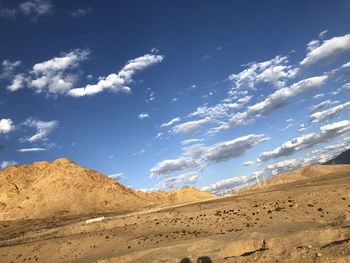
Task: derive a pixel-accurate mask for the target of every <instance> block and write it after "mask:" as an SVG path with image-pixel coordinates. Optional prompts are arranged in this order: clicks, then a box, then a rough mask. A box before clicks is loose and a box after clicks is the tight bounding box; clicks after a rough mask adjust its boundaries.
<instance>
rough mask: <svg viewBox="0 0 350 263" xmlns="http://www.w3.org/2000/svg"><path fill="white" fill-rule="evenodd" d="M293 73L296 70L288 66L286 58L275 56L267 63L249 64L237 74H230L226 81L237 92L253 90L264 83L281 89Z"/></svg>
mask: <svg viewBox="0 0 350 263" xmlns="http://www.w3.org/2000/svg"><path fill="white" fill-rule="evenodd" d="M295 73H296V69H295V68H293V67H292V66H290V65H288V57H286V56H276V57H275V58H273V59H271V60H268V61H264V62H260V63H255V62H253V63H250V64H248V68H246V69H245V70H243V71H241V72H240V73H238V74H231V75H230V76H229V77H228V79H229V80H230V81H232V82H233V83H234V88H233V89H238V90H246V89H253V90H254V89H256V87H255V86H256V84H258V83H264V82H266V83H269V84H271V85H273V86H274V87H275V88H282V87H284V85H285V83H286V81H287V80H288V79H289V78H292V77H294V75H295Z"/></svg>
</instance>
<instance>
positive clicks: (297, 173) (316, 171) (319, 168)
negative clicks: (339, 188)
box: [243, 164, 350, 190]
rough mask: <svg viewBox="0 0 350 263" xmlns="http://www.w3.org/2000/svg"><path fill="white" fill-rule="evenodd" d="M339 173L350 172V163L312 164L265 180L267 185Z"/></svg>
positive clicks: (251, 186) (255, 186)
mask: <svg viewBox="0 0 350 263" xmlns="http://www.w3.org/2000/svg"><path fill="white" fill-rule="evenodd" d="M338 173H350V165H347V164H344V165H312V166H307V167H303V168H299V169H297V170H294V171H291V172H287V173H282V174H278V175H275V176H273V177H271V178H269V179H266V180H265V186H267V187H269V186H273V185H279V184H285V183H290V182H295V181H300V180H305V179H312V178H317V177H322V176H325V175H332V174H338ZM260 186H261V187H263V186H264V182H260ZM258 188H259V185H258V184H253V185H250V186H248V187H246V188H244V189H243V190H253V189H258Z"/></svg>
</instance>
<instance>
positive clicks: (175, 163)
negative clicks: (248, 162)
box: [150, 134, 269, 177]
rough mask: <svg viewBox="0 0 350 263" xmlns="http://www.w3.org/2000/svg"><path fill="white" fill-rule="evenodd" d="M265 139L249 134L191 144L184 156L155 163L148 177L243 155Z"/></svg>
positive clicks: (261, 135)
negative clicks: (204, 143) (217, 141)
mask: <svg viewBox="0 0 350 263" xmlns="http://www.w3.org/2000/svg"><path fill="white" fill-rule="evenodd" d="M266 140H269V138H267V137H264V135H263V134H260V135H256V134H250V135H247V136H242V137H239V138H236V139H234V140H231V141H225V142H221V143H217V144H214V145H212V146H208V147H205V146H202V145H201V144H197V145H192V146H190V147H187V148H185V153H184V156H181V157H180V158H178V159H172V160H164V161H161V162H159V163H157V165H156V166H154V167H153V168H152V169H151V170H150V172H151V175H150V177H155V176H164V175H167V174H170V173H173V172H177V171H183V170H186V169H188V168H193V167H198V166H203V165H204V166H206V165H210V164H215V163H220V162H224V161H227V160H229V159H232V158H236V157H239V156H241V155H243V154H244V153H246V152H247V151H248V150H250V149H251V148H253V147H255V146H256V145H257V144H259V143H262V142H264V141H266Z"/></svg>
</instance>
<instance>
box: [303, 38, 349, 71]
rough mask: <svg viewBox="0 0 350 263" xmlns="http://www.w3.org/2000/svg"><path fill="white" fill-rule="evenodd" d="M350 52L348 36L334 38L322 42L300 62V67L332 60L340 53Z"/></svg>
mask: <svg viewBox="0 0 350 263" xmlns="http://www.w3.org/2000/svg"><path fill="white" fill-rule="evenodd" d="M348 50H350V34H347V35H344V36H341V37H334V38H331V39H328V40H325V41H323V43H322V44H321V45H320V46H319V47H317V48H315V49H313V50H311V51H310V52H309V53H308V54H307V55H306V57H305V58H304V59H303V60H302V61H301V62H300V65H301V66H302V67H307V66H310V65H311V64H314V63H316V62H318V61H319V60H323V59H333V58H335V57H336V56H337V55H339V54H340V53H342V52H345V51H348Z"/></svg>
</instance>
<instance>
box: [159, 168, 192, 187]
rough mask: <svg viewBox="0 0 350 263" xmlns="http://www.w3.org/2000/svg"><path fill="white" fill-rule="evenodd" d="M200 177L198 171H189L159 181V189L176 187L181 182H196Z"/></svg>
mask: <svg viewBox="0 0 350 263" xmlns="http://www.w3.org/2000/svg"><path fill="white" fill-rule="evenodd" d="M197 178H198V172H189V173H185V174H181V175H178V176H173V177H169V178H166V179H164V180H163V181H161V182H160V183H159V189H166V188H174V187H175V185H177V184H180V183H186V184H194V183H196V180H197Z"/></svg>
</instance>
